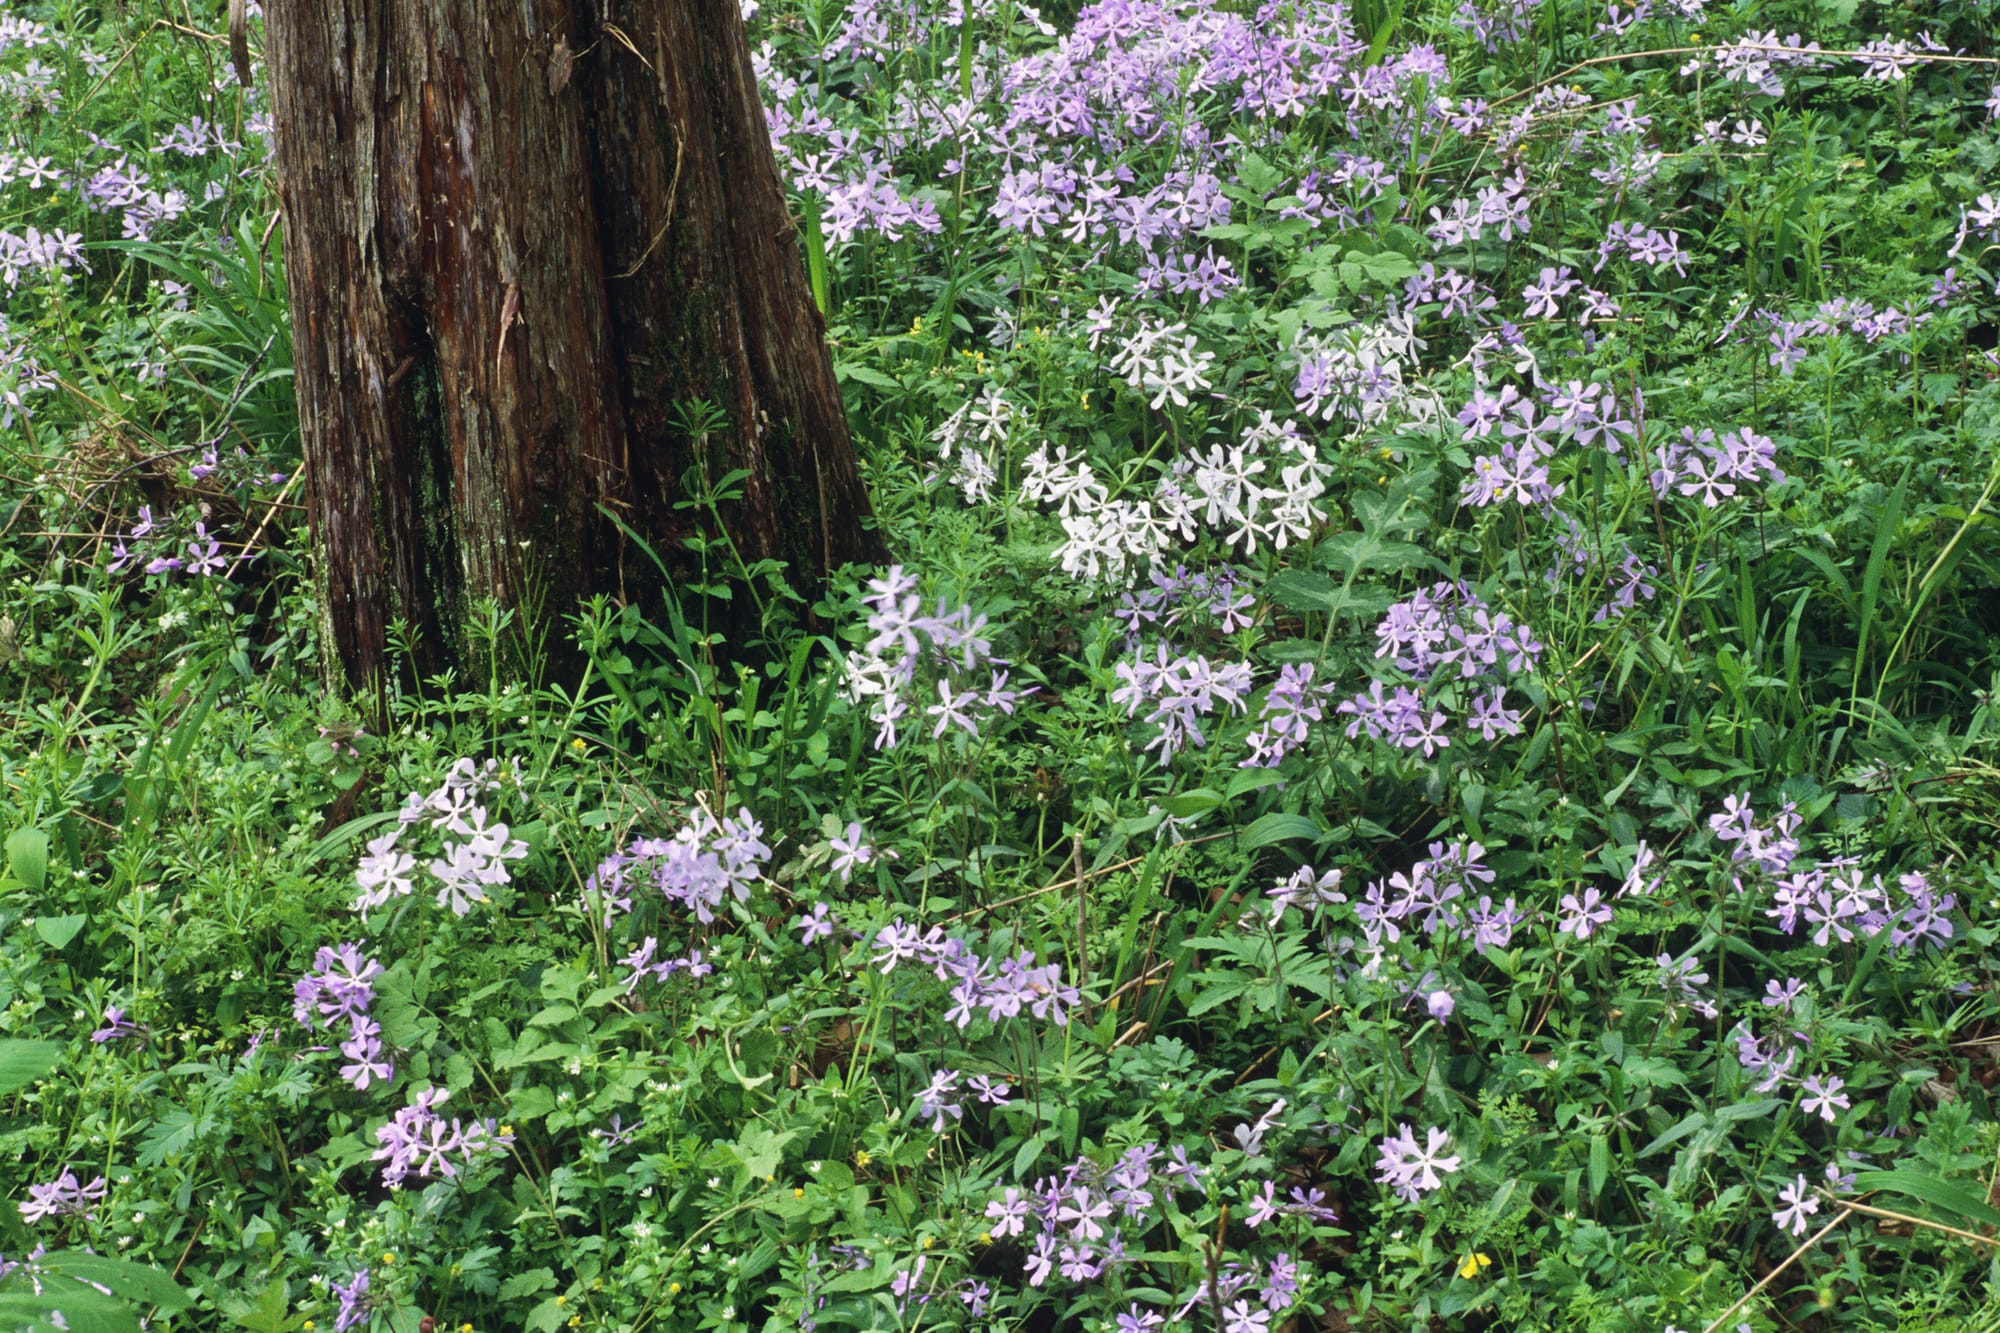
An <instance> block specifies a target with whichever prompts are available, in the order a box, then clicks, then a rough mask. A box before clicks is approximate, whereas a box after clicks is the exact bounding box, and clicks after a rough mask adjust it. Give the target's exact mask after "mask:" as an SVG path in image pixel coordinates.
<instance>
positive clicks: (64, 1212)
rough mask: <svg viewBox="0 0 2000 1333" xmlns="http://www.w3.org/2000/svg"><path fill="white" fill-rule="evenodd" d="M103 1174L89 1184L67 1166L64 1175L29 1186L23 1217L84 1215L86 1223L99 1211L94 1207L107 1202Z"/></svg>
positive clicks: (39, 1219) (23, 1204) (25, 1218)
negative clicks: (105, 1200) (94, 1210)
mask: <svg viewBox="0 0 2000 1333" xmlns="http://www.w3.org/2000/svg"><path fill="white" fill-rule="evenodd" d="M104 1189H105V1185H104V1177H103V1176H99V1177H98V1178H97V1179H95V1180H93V1181H91V1182H90V1183H89V1184H88V1185H86V1184H84V1183H83V1182H82V1181H80V1180H78V1179H77V1178H76V1172H75V1171H73V1170H72V1169H70V1168H69V1167H64V1168H63V1171H62V1174H61V1175H59V1176H57V1177H56V1178H55V1179H54V1180H52V1181H50V1182H49V1183H48V1184H46V1185H30V1186H28V1198H27V1200H26V1201H25V1202H24V1203H22V1204H21V1220H22V1221H24V1222H40V1221H41V1220H43V1219H44V1218H49V1217H81V1218H83V1219H84V1220H85V1221H86V1222H87V1221H89V1220H90V1219H91V1218H93V1217H95V1216H96V1215H97V1214H96V1213H94V1212H92V1211H91V1210H92V1208H93V1207H95V1206H96V1205H97V1204H100V1203H103V1202H104Z"/></svg>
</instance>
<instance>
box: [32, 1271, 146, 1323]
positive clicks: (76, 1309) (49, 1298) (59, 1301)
mask: <svg viewBox="0 0 2000 1333" xmlns="http://www.w3.org/2000/svg"><path fill="white" fill-rule="evenodd" d="M58 1313H60V1314H61V1316H62V1320H63V1322H62V1323H60V1324H58V1323H56V1322H55V1320H54V1319H53V1318H52V1316H54V1315H56V1314H58ZM0 1328H8V1329H18V1330H20V1333H58V1330H60V1329H68V1330H69V1333H140V1330H139V1316H138V1315H137V1314H135V1313H134V1312H133V1311H132V1310H131V1309H130V1308H128V1307H127V1306H124V1305H121V1304H120V1303H119V1302H117V1301H114V1300H112V1299H111V1298H110V1297H109V1296H106V1295H104V1294H103V1293H102V1292H97V1291H92V1290H91V1289H90V1288H89V1287H81V1286H77V1285H75V1284H73V1283H68V1282H64V1283H61V1284H50V1285H48V1286H47V1287H46V1288H45V1290H43V1291H42V1292H41V1293H40V1294H31V1293H29V1292H15V1291H9V1292H0Z"/></svg>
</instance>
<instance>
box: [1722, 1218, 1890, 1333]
mask: <svg viewBox="0 0 2000 1333" xmlns="http://www.w3.org/2000/svg"><path fill="white" fill-rule="evenodd" d="M1860 1211H1862V1209H1861V1208H1860V1207H1859V1205H1856V1204H1851V1203H1843V1204H1842V1205H1841V1206H1840V1215H1839V1216H1837V1217H1835V1218H1834V1219H1833V1220H1832V1221H1831V1222H1828V1223H1827V1224H1826V1225H1825V1226H1823V1227H1821V1228H1820V1229H1819V1230H1818V1231H1815V1232H1813V1233H1812V1235H1810V1236H1807V1237H1806V1238H1805V1240H1804V1241H1802V1242H1801V1243H1800V1245H1799V1248H1797V1249H1796V1250H1793V1251H1792V1252H1791V1254H1789V1255H1787V1256H1786V1258H1785V1262H1783V1263H1781V1264H1779V1265H1778V1266H1777V1267H1776V1268H1774V1269H1772V1270H1771V1271H1770V1272H1769V1273H1766V1274H1765V1275H1764V1280H1763V1281H1762V1282H1759V1283H1758V1284H1757V1285H1756V1286H1754V1287H1752V1288H1750V1290H1748V1291H1746V1292H1744V1293H1743V1294H1742V1295H1741V1296H1739V1297H1737V1298H1736V1304H1734V1305H1732V1306H1730V1307H1729V1308H1728V1309H1727V1310H1724V1311H1723V1312H1722V1313H1721V1314H1719V1315H1717V1316H1716V1318H1715V1322H1714V1323H1712V1324H1710V1325H1709V1326H1708V1327H1707V1328H1704V1329H1703V1330H1702V1331H1701V1333H1715V1330H1717V1329H1718V1328H1721V1327H1722V1326H1723V1325H1724V1324H1726V1323H1728V1322H1729V1316H1731V1315H1733V1314H1735V1313H1736V1312H1737V1311H1738V1310H1741V1309H1742V1308H1743V1307H1744V1306H1746V1305H1748V1304H1749V1303H1750V1302H1751V1301H1752V1300H1754V1299H1755V1298H1756V1296H1757V1294H1758V1293H1759V1292H1761V1291H1763V1290H1764V1288H1766V1287H1768V1286H1770V1285H1771V1284H1772V1283H1773V1282H1776V1281H1777V1280H1778V1275H1779V1274H1781V1273H1783V1272H1784V1271H1785V1270H1786V1269H1787V1268H1790V1267H1791V1266H1792V1265H1793V1264H1795V1263H1797V1262H1798V1260H1799V1256H1800V1255H1802V1254H1804V1253H1805V1252H1806V1251H1807V1250H1810V1249H1811V1248H1812V1247H1813V1246H1815V1245H1817V1244H1819V1243H1820V1241H1822V1240H1824V1239H1825V1238H1826V1233H1827V1232H1829V1231H1831V1230H1833V1229H1834V1228H1835V1227H1837V1226H1839V1225H1840V1224H1841V1223H1842V1222H1845V1221H1846V1220H1847V1219H1848V1218H1849V1217H1851V1216H1853V1215H1854V1214H1855V1213H1857V1212H1860Z"/></svg>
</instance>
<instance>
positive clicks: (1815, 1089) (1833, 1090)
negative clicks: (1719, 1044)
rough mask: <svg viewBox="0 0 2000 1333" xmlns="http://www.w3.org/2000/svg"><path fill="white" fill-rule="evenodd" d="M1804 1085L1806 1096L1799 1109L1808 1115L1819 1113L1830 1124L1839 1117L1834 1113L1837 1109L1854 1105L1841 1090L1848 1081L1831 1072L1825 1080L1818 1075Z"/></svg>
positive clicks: (1844, 1108) (1843, 1109) (1840, 1109)
mask: <svg viewBox="0 0 2000 1333" xmlns="http://www.w3.org/2000/svg"><path fill="white" fill-rule="evenodd" d="M1803 1086H1804V1088H1805V1090H1806V1096H1805V1097H1804V1098H1803V1099H1801V1100H1800V1102H1799V1109H1800V1110H1802V1111H1804V1112H1805V1113H1806V1114H1807V1115H1814V1114H1817V1115H1818V1116H1819V1118H1820V1119H1822V1120H1824V1121H1826V1123H1828V1124H1829V1125H1830V1124H1832V1123H1833V1122H1834V1121H1835V1120H1836V1119H1837V1118H1838V1117H1837V1116H1836V1115H1835V1114H1834V1112H1835V1111H1845V1110H1846V1109H1847V1108H1848V1107H1850V1106H1852V1105H1853V1103H1852V1102H1851V1101H1849V1100H1848V1096H1847V1094H1846V1093H1844V1092H1842V1091H1841V1089H1842V1088H1843V1087H1845V1086H1847V1085H1846V1083H1845V1082H1844V1081H1843V1080H1841V1079H1839V1078H1836V1077H1834V1076H1833V1075H1831V1074H1829V1075H1827V1077H1826V1079H1825V1081H1824V1082H1822V1081H1821V1080H1820V1079H1818V1078H1817V1077H1815V1078H1808V1079H1807V1080H1805V1083H1804V1084H1803Z"/></svg>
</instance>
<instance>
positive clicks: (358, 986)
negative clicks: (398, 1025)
mask: <svg viewBox="0 0 2000 1333" xmlns="http://www.w3.org/2000/svg"><path fill="white" fill-rule="evenodd" d="M382 971H383V968H382V965H381V964H380V963H378V962H376V961H375V960H374V959H373V958H367V957H364V956H363V955H362V953H361V945H359V944H343V945H341V946H340V947H339V948H337V949H334V948H328V947H324V946H322V947H321V949H320V951H319V952H318V953H317V954H316V955H314V957H313V970H312V971H311V972H308V973H307V974H306V975H305V976H303V977H300V978H299V980H298V981H297V983H296V984H294V985H293V987H292V1017H293V1019H294V1020H296V1021H297V1022H298V1023H299V1024H300V1025H301V1026H303V1027H305V1028H306V1029H308V1030H309V1031H310V1030H316V1029H318V1028H319V1027H320V1026H321V1025H322V1024H324V1025H325V1026H327V1027H329V1028H330V1027H333V1026H334V1025H336V1024H338V1023H340V1022H342V1021H343V1020H344V1021H345V1022H346V1023H347V1040H346V1041H344V1042H342V1043H341V1044H340V1053H341V1054H342V1055H344V1056H346V1057H347V1059H348V1063H347V1064H345V1065H342V1066H341V1068H340V1076H341V1078H343V1079H345V1080H346V1081H347V1082H348V1083H350V1084H352V1085H353V1086H354V1088H355V1090H356V1091H359V1092H366V1091H368V1088H369V1086H370V1085H371V1084H374V1083H386V1082H388V1081H389V1080H390V1079H391V1078H393V1077H394V1076H395V1067H394V1065H392V1064H391V1063H390V1060H389V1057H388V1053H387V1052H386V1051H385V1050H384V1049H383V1047H382V1026H381V1024H379V1023H377V1022H376V1021H375V1020H374V1019H372V1018H370V1017H369V1016H368V1009H369V1006H371V1005H372V1004H374V1002H375V987H374V985H373V982H374V980H375V978H376V977H379V976H381V975H382Z"/></svg>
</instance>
